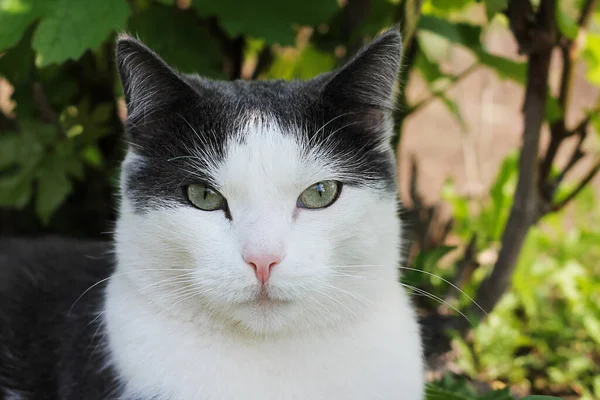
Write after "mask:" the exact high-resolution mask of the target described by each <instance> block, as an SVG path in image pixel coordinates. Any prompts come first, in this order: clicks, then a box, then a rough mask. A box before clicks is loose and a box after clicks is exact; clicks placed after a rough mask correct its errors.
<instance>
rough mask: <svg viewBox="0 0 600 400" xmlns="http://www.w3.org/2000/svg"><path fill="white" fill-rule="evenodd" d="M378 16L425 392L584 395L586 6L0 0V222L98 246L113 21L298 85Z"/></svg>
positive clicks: (368, 34)
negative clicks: (395, 68)
mask: <svg viewBox="0 0 600 400" xmlns="http://www.w3.org/2000/svg"><path fill="white" fill-rule="evenodd" d="M393 24H399V26H400V29H401V30H402V32H403V43H404V57H403V68H402V71H401V73H400V79H399V80H400V89H401V90H400V91H399V92H398V95H397V103H398V109H397V110H396V113H395V115H394V117H395V121H396V131H395V136H394V139H393V144H394V146H395V147H396V149H397V156H398V161H399V162H398V173H399V177H400V180H399V182H400V196H401V199H402V201H403V204H404V206H405V207H404V210H403V211H402V212H401V218H402V219H403V220H404V222H405V234H406V238H407V241H406V249H405V251H406V261H405V264H404V265H403V266H402V269H403V272H404V276H403V278H402V284H403V285H405V286H406V287H407V288H408V289H409V291H410V292H411V293H412V295H413V299H414V301H415V304H416V305H417V306H418V309H419V315H420V316H421V318H422V321H423V333H424V337H425V342H426V346H427V354H426V355H427V359H428V362H429V370H428V372H427V376H428V379H429V380H430V381H431V382H432V385H431V387H430V388H429V396H430V398H432V399H433V398H438V399H484V398H485V399H512V398H514V397H513V396H515V397H521V396H526V395H528V394H531V393H535V394H545V395H552V396H558V397H560V398H564V399H579V398H581V399H600V207H599V206H598V199H599V196H600V178H599V174H598V173H597V172H598V170H600V141H599V139H600V115H599V113H598V111H599V109H600V92H599V87H600V4H599V2H598V1H596V0H512V1H509V0H452V1H445V0H303V1H288V2H286V1H282V0H252V1H250V0H246V1H241V0H237V1H236V0H220V1H214V0H204V1H201V0H0V235H3V236H6V235H18V236H39V235H45V234H55V235H67V236H74V237H86V238H96V239H100V240H110V232H111V230H112V226H113V223H114V220H115V216H116V204H115V202H116V197H114V196H113V195H114V194H115V193H116V190H117V177H118V174H119V170H118V169H119V161H120V160H121V158H122V156H123V154H124V148H125V147H124V146H125V145H124V143H123V141H122V138H123V127H122V121H123V119H124V117H125V108H124V103H123V98H122V93H121V91H120V87H119V81H118V76H117V74H116V71H115V66H114V59H113V54H114V42H115V37H116V33H117V32H120V31H128V32H130V33H132V34H133V35H136V36H138V37H139V38H140V39H142V40H143V41H144V42H145V43H146V44H148V45H149V46H150V47H151V48H153V49H154V50H155V51H157V52H158V53H159V54H160V55H161V56H162V57H164V59H165V60H166V61H167V62H168V63H170V64H171V65H173V66H174V67H176V68H177V69H178V70H180V71H183V72H195V73H199V74H201V75H204V76H208V77H212V78H218V79H306V78H311V77H313V76H315V75H317V74H319V73H321V72H325V71H329V70H331V69H333V68H335V67H336V66H338V65H340V64H341V63H343V62H344V61H345V60H346V59H347V58H348V57H350V56H351V55H352V54H353V53H354V52H355V51H356V50H357V49H358V48H360V46H361V45H363V44H365V43H367V42H368V41H369V40H371V39H372V38H373V37H374V36H376V35H377V33H378V32H380V31H382V30H383V29H385V28H388V27H390V26H392V25H393ZM435 396H438V397H435Z"/></svg>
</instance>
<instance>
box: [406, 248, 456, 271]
mask: <svg viewBox="0 0 600 400" xmlns="http://www.w3.org/2000/svg"><path fill="white" fill-rule="evenodd" d="M454 249H456V246H440V247H436V248H435V249H432V250H427V251H422V252H420V253H419V255H418V256H417V258H416V259H415V268H418V269H422V270H423V271H432V270H434V269H435V268H436V267H437V264H438V263H439V262H440V260H441V259H442V258H443V257H444V256H445V255H446V254H448V253H450V252H451V251H452V250H454Z"/></svg>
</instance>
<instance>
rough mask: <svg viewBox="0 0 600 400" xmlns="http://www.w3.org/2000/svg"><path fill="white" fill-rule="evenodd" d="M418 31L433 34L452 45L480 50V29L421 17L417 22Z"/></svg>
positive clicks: (424, 16)
mask: <svg viewBox="0 0 600 400" xmlns="http://www.w3.org/2000/svg"><path fill="white" fill-rule="evenodd" d="M419 29H422V30H426V31H429V32H433V33H435V34H437V35H439V36H442V37H443V38H445V39H446V40H449V41H450V42H452V43H456V44H460V45H463V46H465V47H468V48H470V49H473V50H477V49H480V48H481V42H480V36H481V28H480V27H478V26H475V25H470V24H464V23H452V22H449V21H447V20H445V19H441V18H437V17H434V16H432V15H423V16H421V19H420V20H419Z"/></svg>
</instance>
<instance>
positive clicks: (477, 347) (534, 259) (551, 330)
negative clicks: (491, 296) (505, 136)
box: [409, 155, 600, 400]
mask: <svg viewBox="0 0 600 400" xmlns="http://www.w3.org/2000/svg"><path fill="white" fill-rule="evenodd" d="M517 173H518V168H517V164H516V159H515V157H514V155H510V156H508V157H507V159H506V160H505V161H504V163H503V165H502V167H501V169H500V171H499V172H498V175H497V178H496V180H495V182H494V184H493V185H492V186H491V189H490V191H489V194H488V196H486V198H485V199H484V200H481V201H473V200H471V199H468V198H466V197H464V196H459V195H457V194H456V193H455V192H454V191H453V190H452V189H453V186H452V185H451V184H448V185H447V188H446V190H445V197H446V199H447V201H449V202H450V204H452V206H453V209H454V212H453V216H454V218H455V221H456V225H455V230H454V231H455V233H456V234H457V235H459V236H461V237H462V238H463V239H464V240H465V241H466V240H467V239H468V237H469V235H471V234H472V233H473V232H475V233H477V234H478V237H480V238H481V240H480V241H479V250H478V256H479V264H480V266H479V270H478V271H476V273H475V276H474V279H473V280H472V281H471V282H470V284H469V285H468V286H466V287H463V288H462V289H463V290H464V291H465V292H466V293H467V294H470V295H472V294H473V289H474V287H476V286H477V283H478V281H480V280H481V277H482V276H483V275H485V274H486V271H487V270H489V268H491V267H492V264H493V259H491V260H490V259H486V257H484V254H485V253H488V254H489V253H490V252H491V253H492V254H493V253H494V252H495V251H497V245H498V243H499V241H500V237H499V235H498V232H499V231H501V230H502V226H503V225H504V223H505V222H506V209H507V208H509V207H510V203H511V199H512V196H513V194H514V190H515V185H516V176H517ZM473 203H479V204H478V208H479V211H478V212H477V211H473V210H472V208H473ZM574 204H575V206H576V207H575V208H574V210H570V211H571V212H569V213H567V212H561V213H558V214H553V215H550V216H547V217H546V218H545V219H544V220H543V221H542V223H541V225H540V226H538V227H536V228H533V229H532V232H531V233H530V235H529V236H528V238H527V241H526V243H525V246H524V248H523V250H522V252H521V257H520V259H519V265H518V267H517V270H516V272H515V274H514V275H513V280H512V283H513V285H512V288H511V290H510V291H509V292H508V293H506V294H505V296H504V297H503V299H502V301H501V302H500V303H499V304H498V305H497V306H496V307H495V308H494V311H493V312H492V313H491V314H490V315H489V316H488V318H487V319H486V321H485V322H484V323H481V324H479V325H478V326H477V327H476V328H475V329H474V332H473V336H472V338H471V339H469V340H465V339H463V338H461V337H459V336H457V337H455V338H454V347H455V349H456V350H457V351H458V353H459V354H460V356H459V357H458V359H457V361H456V362H457V364H458V366H459V367H460V368H461V369H462V370H463V371H465V372H467V373H468V374H469V375H472V376H479V377H483V379H484V380H485V381H496V380H500V381H502V382H506V383H508V384H511V385H518V386H520V387H525V388H527V389H533V391H540V390H548V388H550V387H552V388H553V391H555V392H562V393H569V392H570V391H571V390H572V389H574V390H576V392H577V393H578V394H580V395H581V396H582V397H581V398H582V399H590V400H591V399H595V398H598V397H600V379H599V378H598V377H599V376H600V363H598V360H600V306H599V304H600V297H598V296H599V294H600V264H598V261H597V260H598V259H599V258H600V248H599V247H598V243H600V229H599V228H598V227H599V226H600V211H599V210H598V208H597V204H598V198H597V195H596V194H595V193H594V191H593V190H591V189H588V190H585V191H584V192H583V193H582V194H581V195H580V198H579V200H578V201H577V202H576V203H574ZM566 219H568V220H570V221H568V222H567V221H566ZM567 224H568V225H569V226H570V227H567V226H566V225H567ZM498 226H500V228H498ZM445 250H446V249H445V248H443V251H442V252H441V253H445ZM438 253H440V252H439V251H438ZM428 254H435V252H434V251H431V252H429V253H428ZM419 257H421V259H422V258H423V257H424V256H423V254H422V253H421V254H420V255H419ZM434 259H435V258H434ZM418 260H419V258H418V259H417V261H418ZM436 261H437V259H436ZM415 266H416V267H418V268H423V267H425V268H426V270H427V271H429V272H431V273H433V274H436V275H438V276H440V277H445V278H447V279H452V276H454V275H455V271H454V270H453V269H452V268H440V267H439V264H438V263H434V264H433V266H431V265H430V264H429V263H425V264H423V265H420V264H419V263H418V262H417V263H416V265H415ZM453 267H454V268H455V267H456V265H454V266H453ZM414 275H417V278H418V277H419V276H420V275H419V274H413V275H409V276H414ZM411 284H416V285H418V286H419V287H421V289H422V290H427V291H429V292H431V293H435V294H436V295H437V296H439V297H442V298H447V295H448V293H449V292H450V290H453V288H449V287H448V286H447V285H445V284H444V283H443V282H442V281H440V279H439V278H436V277H432V276H426V277H424V278H423V277H420V280H417V281H412V282H411ZM470 303H471V300H469V299H468V298H467V297H466V296H464V297H462V298H461V299H460V300H458V302H456V303H455V305H456V306H457V307H459V308H465V307H466V306H469V305H470ZM541 305H543V306H541Z"/></svg>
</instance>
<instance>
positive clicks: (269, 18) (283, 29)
mask: <svg viewBox="0 0 600 400" xmlns="http://www.w3.org/2000/svg"><path fill="white" fill-rule="evenodd" d="M192 5H193V7H194V8H196V10H198V14H199V15H200V16H201V17H203V18H207V17H213V16H214V17H217V18H218V20H219V23H220V25H221V26H223V28H225V30H226V31H227V33H228V34H229V36H231V37H237V36H241V35H248V36H253V37H260V38H263V39H265V41H266V42H267V43H269V44H271V43H280V44H283V45H291V44H294V39H295V32H294V27H296V26H299V25H308V26H316V25H318V24H321V23H325V22H327V19H328V18H329V17H330V16H331V15H332V14H333V13H334V11H336V10H337V9H338V4H337V1H336V0H305V1H281V0H255V1H238V0H219V1H207V0H193V2H192Z"/></svg>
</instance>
